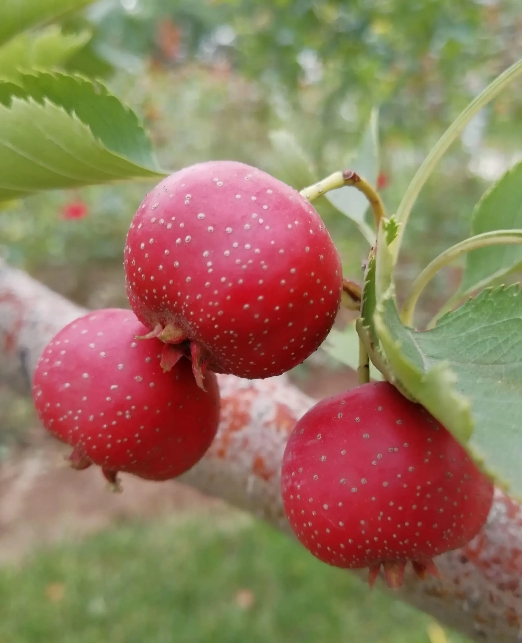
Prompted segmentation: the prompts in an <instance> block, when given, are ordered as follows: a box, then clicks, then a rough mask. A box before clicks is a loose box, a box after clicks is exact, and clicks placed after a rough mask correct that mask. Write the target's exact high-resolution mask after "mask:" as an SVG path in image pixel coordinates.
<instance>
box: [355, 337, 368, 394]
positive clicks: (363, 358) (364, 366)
mask: <svg viewBox="0 0 522 643" xmlns="http://www.w3.org/2000/svg"><path fill="white" fill-rule="evenodd" d="M357 376H358V380H359V384H368V382H369V381H370V358H369V356H368V351H367V350H366V348H365V346H364V344H363V343H362V342H361V340H360V339H359V365H358V366H357Z"/></svg>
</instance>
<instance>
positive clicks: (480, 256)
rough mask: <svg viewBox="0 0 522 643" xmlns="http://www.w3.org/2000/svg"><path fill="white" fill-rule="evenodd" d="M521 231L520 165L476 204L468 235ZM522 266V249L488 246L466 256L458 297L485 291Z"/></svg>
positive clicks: (521, 165) (521, 186)
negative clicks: (499, 279)
mask: <svg viewBox="0 0 522 643" xmlns="http://www.w3.org/2000/svg"><path fill="white" fill-rule="evenodd" d="M517 228H518V229H520V228H522V162H521V163H518V164H517V165H515V166H514V167H513V168H512V169H510V170H509V171H508V172H506V173H505V174H504V176H502V178H501V179H500V180H499V181H498V182H497V183H496V184H495V185H493V186H492V187H491V188H490V189H489V190H488V191H487V192H486V193H485V194H484V196H483V197H482V198H481V199H480V201H479V202H478V203H477V205H476V207H475V210H474V212H473V219H472V224H471V234H472V235H476V234H481V233H483V232H490V231H493V230H512V229H517ZM521 265H522V247H519V246H490V247H488V248H481V249H479V250H474V251H473V252H470V253H469V254H467V255H466V265H465V269H464V274H463V277H462V282H461V284H460V288H459V293H458V295H459V297H464V296H466V295H468V294H470V293H472V292H473V291H475V290H479V289H482V288H485V287H486V286H487V285H489V284H490V283H492V282H493V281H494V280H495V279H498V278H500V277H503V276H505V275H507V274H508V273H510V272H512V271H513V270H516V269H518V268H519V267H520V266H521Z"/></svg>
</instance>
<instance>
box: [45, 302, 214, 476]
mask: <svg viewBox="0 0 522 643" xmlns="http://www.w3.org/2000/svg"><path fill="white" fill-rule="evenodd" d="M144 332H146V329H145V328H144V327H143V325H142V324H141V323H140V322H139V320H138V319H136V317H135V315H134V314H133V313H132V312H131V311H129V310H121V309H106V310H98V311H95V312H92V313H89V314H87V315H85V316H84V317H81V318H80V319H77V320H76V321H73V322H72V323H70V324H69V325H68V326H66V327H65V328H63V329H62V330H61V331H60V332H59V333H57V335H56V336H55V337H54V338H53V339H52V340H51V342H50V343H49V344H48V345H47V347H46V348H45V350H44V352H43V354H42V356H41V358H40V360H39V362H38V365H37V368H36V372H35V376H34V383H33V399H34V402H35V406H36V409H37V411H38V414H39V417H40V420H41V421H42V423H43V425H44V426H45V428H46V429H47V430H48V431H49V433H51V434H52V435H53V436H55V437H56V438H58V439H59V440H61V441H62V442H65V443H67V444H70V445H71V446H72V447H73V452H72V454H71V456H70V463H71V466H73V467H74V468H76V469H84V468H86V467H88V466H90V465H91V464H97V465H99V466H100V467H101V468H102V471H103V473H104V475H105V477H106V478H107V479H108V480H109V481H110V482H112V483H114V484H115V483H116V476H117V473H118V472H119V471H124V472H128V473H132V474H134V475H136V476H139V477H141V478H145V479H150V480H166V479H169V478H174V477H176V476H179V475H180V474H182V473H184V472H185V471H187V470H188V469H190V468H191V467H192V466H193V465H194V464H195V463H196V462H198V460H200V458H201V457H202V456H203V454H204V453H205V451H206V450H207V449H208V447H209V446H210V444H211V442H212V440H213V438H214V436H215V434H216V431H217V427H218V422H219V413H220V401H219V388H218V384H217V380H216V376H215V375H214V373H212V372H208V373H206V374H205V388H206V392H204V391H202V390H201V389H200V388H199V387H198V386H197V385H196V383H195V381H194V377H193V375H192V370H191V367H190V363H189V362H188V361H187V360H181V361H180V362H179V363H178V364H176V365H175V367H174V368H172V370H171V371H169V372H168V373H166V372H164V371H163V369H162V368H161V366H160V355H161V350H162V343H161V342H160V341H159V340H157V339H154V340H151V341H150V342H139V341H137V340H136V339H135V337H134V336H135V335H137V334H142V333H144Z"/></svg>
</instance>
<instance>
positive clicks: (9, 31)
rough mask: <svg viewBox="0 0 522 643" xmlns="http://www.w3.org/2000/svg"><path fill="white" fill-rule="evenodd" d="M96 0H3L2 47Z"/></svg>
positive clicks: (0, 30) (0, 35)
mask: <svg viewBox="0 0 522 643" xmlns="http://www.w3.org/2000/svg"><path fill="white" fill-rule="evenodd" d="M93 1H94V0H2V6H1V9H0V11H1V20H0V45H2V44H3V43H5V42H7V41H8V40H10V39H11V38H13V37H14V36H16V35H17V34H19V33H21V32H23V31H26V30H27V29H30V28H31V27H34V26H36V25H39V24H42V23H45V22H49V21H51V20H54V19H56V18H58V17H59V16H63V15H65V14H66V13H69V12H70V11H76V10H78V9H81V8H82V7H85V6H87V5H88V4H91V3H92V2H93Z"/></svg>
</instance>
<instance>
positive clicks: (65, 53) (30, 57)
mask: <svg viewBox="0 0 522 643" xmlns="http://www.w3.org/2000/svg"><path fill="white" fill-rule="evenodd" d="M90 37H91V36H90V33H89V32H88V31H84V32H82V33H79V34H73V33H70V34H63V33H62V32H61V30H60V29H59V28H58V27H56V26H50V27H48V28H46V29H44V30H42V31H40V32H39V33H37V34H28V33H22V34H19V35H18V36H16V37H15V38H13V39H12V40H10V41H9V42H8V43H6V44H5V45H3V46H2V47H0V78H7V79H13V80H16V79H17V78H19V77H20V72H28V71H31V70H33V69H35V68H37V69H39V70H45V69H51V68H53V67H58V66H59V65H61V64H62V63H63V62H65V61H66V60H67V59H68V58H69V57H70V56H72V55H73V54H75V53H76V52H77V51H78V50H79V49H81V48H82V47H83V46H84V45H85V44H86V43H87V41H88V40H89V38H90Z"/></svg>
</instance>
